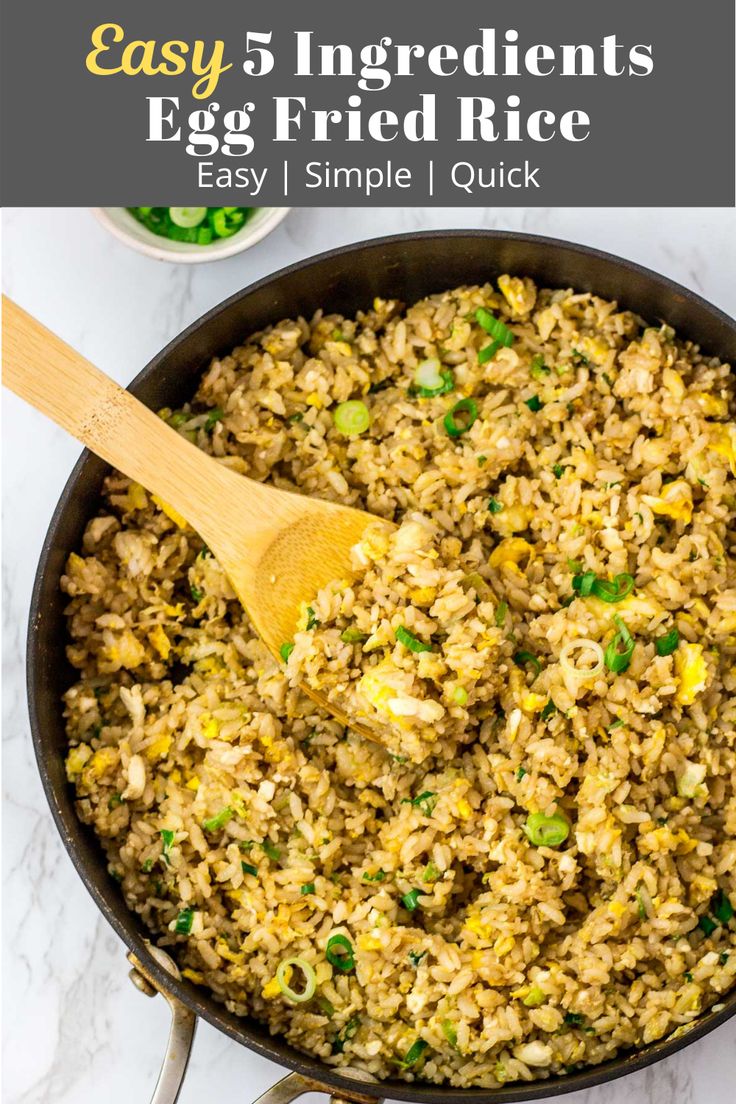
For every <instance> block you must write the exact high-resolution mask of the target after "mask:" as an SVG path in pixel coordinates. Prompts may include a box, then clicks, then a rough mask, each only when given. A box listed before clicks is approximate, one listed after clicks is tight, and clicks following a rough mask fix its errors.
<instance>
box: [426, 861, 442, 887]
mask: <svg viewBox="0 0 736 1104" xmlns="http://www.w3.org/2000/svg"><path fill="white" fill-rule="evenodd" d="M441 877H442V871H441V870H440V868H439V867H438V866H436V865H435V864H434V863H433V862H428V863H427V865H426V866H425V868H424V873H423V874H422V881H423V882H424V883H425V884H426V883H427V882H436V881H437V880H438V878H441Z"/></svg>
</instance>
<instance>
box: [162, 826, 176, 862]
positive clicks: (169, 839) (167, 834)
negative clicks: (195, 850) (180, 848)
mask: <svg viewBox="0 0 736 1104" xmlns="http://www.w3.org/2000/svg"><path fill="white" fill-rule="evenodd" d="M161 840H162V843H163V850H162V852H161V854H162V855H163V857H164V859H165V861H166V862H167V863H170V862H171V848H172V846H173V844H174V833H173V832H172V831H171V830H170V829H169V828H162V829H161Z"/></svg>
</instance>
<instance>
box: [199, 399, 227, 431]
mask: <svg viewBox="0 0 736 1104" xmlns="http://www.w3.org/2000/svg"><path fill="white" fill-rule="evenodd" d="M224 417H225V411H224V410H221V409H220V407H219V406H213V407H212V410H210V412H209V414H208V415H207V418H206V420H205V423H204V428H205V431H206V432H207V433H211V432H212V430H213V429H214V428H215V426H216V425H217V423H218V422H221V421H222V419H223V418H224Z"/></svg>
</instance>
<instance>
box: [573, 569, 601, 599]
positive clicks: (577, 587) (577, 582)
mask: <svg viewBox="0 0 736 1104" xmlns="http://www.w3.org/2000/svg"><path fill="white" fill-rule="evenodd" d="M597 578H598V576H597V575H596V573H595V571H586V572H585V574H583V575H575V576H574V577H573V580H572V589H573V590H574V591H576V593H578V594H579V595H580V597H581V598H587V597H588V595H589V594H592V593H593V585H594V583H595V581H596V579H597Z"/></svg>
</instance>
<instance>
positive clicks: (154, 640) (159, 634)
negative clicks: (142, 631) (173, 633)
mask: <svg viewBox="0 0 736 1104" xmlns="http://www.w3.org/2000/svg"><path fill="white" fill-rule="evenodd" d="M148 639H149V640H150V641H151V644H152V645H153V647H154V648H155V649H156V651H157V652H158V654H159V655H160V656H161V658H162V659H168V658H169V656H170V654H171V641H170V640H169V638H168V636H167V635H166V632H165V631H164V629H163V628H162V627H161V625H154V627H153V628H152V629H151V631H150V632H149V634H148Z"/></svg>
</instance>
